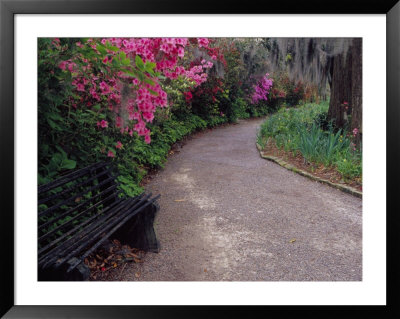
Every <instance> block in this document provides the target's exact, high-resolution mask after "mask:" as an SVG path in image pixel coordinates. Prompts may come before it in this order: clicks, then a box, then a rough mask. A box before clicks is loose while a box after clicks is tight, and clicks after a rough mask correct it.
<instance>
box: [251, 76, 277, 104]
mask: <svg viewBox="0 0 400 319" xmlns="http://www.w3.org/2000/svg"><path fill="white" fill-rule="evenodd" d="M272 83H273V80H272V79H270V78H269V74H268V73H267V74H265V76H263V77H262V78H261V79H260V80H259V81H258V82H257V84H256V85H254V86H253V90H254V91H253V93H252V94H251V98H250V100H251V103H252V104H257V103H259V102H260V101H268V94H269V92H270V90H271V87H272Z"/></svg>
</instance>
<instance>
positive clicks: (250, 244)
mask: <svg viewBox="0 0 400 319" xmlns="http://www.w3.org/2000/svg"><path fill="white" fill-rule="evenodd" d="M262 121H263V120H262V119H257V120H243V121H240V122H239V124H237V125H228V126H225V127H220V128H216V129H214V130H211V131H209V132H205V133H199V134H196V135H195V136H194V137H193V138H192V139H191V140H189V141H188V142H187V144H186V145H185V146H184V147H183V148H181V149H180V152H177V153H175V154H174V155H172V156H170V157H169V159H168V162H167V163H166V165H165V168H164V169H162V170H160V171H159V172H158V173H157V174H156V175H155V176H154V178H153V179H152V180H151V181H150V182H149V183H148V184H147V185H146V190H147V191H151V192H153V193H161V198H160V200H159V203H160V206H161V209H160V212H159V214H158V216H157V218H156V222H155V228H156V231H157V235H158V238H159V240H160V243H161V251H160V252H159V253H158V254H154V253H148V254H146V256H145V258H144V263H142V264H128V265H126V267H125V268H124V269H123V270H122V271H121V270H117V269H116V270H115V271H116V273H118V277H119V278H115V279H114V280H141V281H220V280H223V281H359V280H362V246H361V244H362V201H361V199H359V198H356V197H354V196H352V195H349V194H346V193H343V192H341V191H339V190H337V189H334V188H331V187H329V186H327V185H323V184H320V183H317V182H314V181H311V180H309V179H307V178H305V177H303V176H300V175H297V174H295V173H293V172H291V171H288V170H286V169H284V168H282V167H280V166H279V165H277V164H275V163H272V162H269V161H267V160H264V159H262V158H261V157H260V155H259V152H258V150H257V148H256V146H255V140H256V132H257V129H258V127H259V125H260V124H261V123H262Z"/></svg>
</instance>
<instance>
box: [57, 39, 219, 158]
mask: <svg viewBox="0 0 400 319" xmlns="http://www.w3.org/2000/svg"><path fill="white" fill-rule="evenodd" d="M58 43H59V40H58V39H55V40H54V44H55V45H56V46H57V45H58ZM209 43H210V42H209V40H208V39H207V38H197V39H192V40H191V41H189V39H188V38H104V39H88V40H87V41H86V42H77V43H75V45H76V48H75V54H74V56H73V57H71V58H69V59H67V60H63V61H61V62H60V63H59V64H58V67H59V68H60V69H61V70H63V71H64V72H69V73H70V74H71V77H72V80H71V84H72V88H73V94H71V96H69V100H68V101H66V102H67V104H69V105H71V106H72V108H74V109H77V108H80V107H87V108H96V111H97V113H98V114H99V116H100V115H101V114H103V115H102V118H103V119H101V120H99V121H97V127H98V129H107V128H109V127H115V128H118V129H119V131H120V133H121V134H128V135H129V136H131V137H132V136H133V134H134V132H136V133H137V134H138V135H139V136H143V137H144V141H145V142H146V143H150V142H151V137H150V135H151V132H150V129H149V128H148V127H147V125H146V123H151V122H152V121H153V120H154V114H155V112H156V110H157V109H158V108H165V107H167V106H168V105H169V103H168V96H167V93H166V92H165V90H164V89H163V81H164V79H170V80H172V81H174V80H176V79H178V78H179V77H185V78H187V79H188V80H190V81H192V83H193V86H194V87H197V86H200V85H201V84H202V83H204V82H205V81H207V70H208V69H210V68H212V66H213V63H212V62H211V61H207V60H206V59H203V60H202V61H201V63H198V64H197V65H193V64H191V65H190V66H189V67H188V68H186V67H185V65H188V61H187V59H188V58H187V57H186V58H185V56H186V55H187V54H186V53H187V52H189V51H190V50H192V48H194V47H196V46H197V47H198V48H199V49H202V50H204V52H205V53H206V54H207V49H208V46H209ZM187 98H188V99H189V96H187ZM104 118H105V119H104ZM110 122H111V123H110ZM110 124H111V125H110ZM117 145H118V146H119V145H120V144H117ZM118 146H117V148H118V149H120V147H118ZM107 155H108V156H109V157H114V156H115V155H116V154H115V151H114V150H110V151H109V152H108V154H107Z"/></svg>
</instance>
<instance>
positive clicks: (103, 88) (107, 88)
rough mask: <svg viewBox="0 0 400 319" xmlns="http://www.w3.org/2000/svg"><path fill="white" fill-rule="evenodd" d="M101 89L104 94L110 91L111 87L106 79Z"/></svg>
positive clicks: (101, 84)
mask: <svg viewBox="0 0 400 319" xmlns="http://www.w3.org/2000/svg"><path fill="white" fill-rule="evenodd" d="M100 90H101V93H102V94H107V93H110V87H109V86H108V84H107V83H106V82H104V81H102V82H101V83H100Z"/></svg>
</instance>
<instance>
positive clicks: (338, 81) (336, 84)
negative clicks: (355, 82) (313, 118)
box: [328, 49, 352, 128]
mask: <svg viewBox="0 0 400 319" xmlns="http://www.w3.org/2000/svg"><path fill="white" fill-rule="evenodd" d="M351 82H352V54H351V49H349V51H348V52H347V53H341V54H338V55H337V56H335V57H334V58H333V68H332V84H331V100H330V102H329V110H328V118H329V119H332V120H334V124H335V126H336V128H344V127H345V125H346V124H347V123H348V117H347V115H348V114H351V113H350V112H351V105H352V93H351V91H352V83H351ZM346 103H347V104H346ZM346 105H347V106H348V108H347V109H346Z"/></svg>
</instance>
